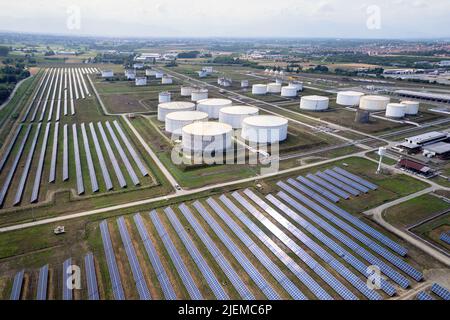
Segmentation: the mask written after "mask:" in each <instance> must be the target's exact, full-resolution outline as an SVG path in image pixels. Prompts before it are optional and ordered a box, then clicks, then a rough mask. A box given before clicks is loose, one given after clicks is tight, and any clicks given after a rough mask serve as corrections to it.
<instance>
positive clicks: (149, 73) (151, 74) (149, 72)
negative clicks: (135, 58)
mask: <svg viewBox="0 0 450 320" xmlns="http://www.w3.org/2000/svg"><path fill="white" fill-rule="evenodd" d="M155 74H156V71H155V70H152V69H146V70H145V75H146V76H147V77H154V76H155Z"/></svg>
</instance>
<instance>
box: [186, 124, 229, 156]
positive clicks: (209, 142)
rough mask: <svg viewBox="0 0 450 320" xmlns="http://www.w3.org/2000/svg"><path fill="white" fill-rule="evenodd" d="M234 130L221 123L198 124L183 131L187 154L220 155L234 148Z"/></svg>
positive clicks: (190, 125)
mask: <svg viewBox="0 0 450 320" xmlns="http://www.w3.org/2000/svg"><path fill="white" fill-rule="evenodd" d="M232 133H233V128H232V127H231V126H230V125H229V124H226V123H220V122H196V123H192V124H189V125H187V126H184V127H183V129H182V145H183V152H185V153H203V152H205V151H206V152H208V153H213V152H216V153H220V152H223V151H225V150H227V149H229V148H230V147H231V146H232V139H231V137H232Z"/></svg>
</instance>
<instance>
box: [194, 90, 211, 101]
mask: <svg viewBox="0 0 450 320" xmlns="http://www.w3.org/2000/svg"><path fill="white" fill-rule="evenodd" d="M204 99H208V89H194V90H192V94H191V100H192V101H194V102H197V101H200V100H204Z"/></svg>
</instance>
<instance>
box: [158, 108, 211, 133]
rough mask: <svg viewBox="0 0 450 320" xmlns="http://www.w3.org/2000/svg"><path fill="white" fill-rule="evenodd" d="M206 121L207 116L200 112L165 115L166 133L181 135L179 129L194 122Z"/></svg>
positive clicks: (180, 112) (179, 112) (178, 112)
mask: <svg viewBox="0 0 450 320" xmlns="http://www.w3.org/2000/svg"><path fill="white" fill-rule="evenodd" d="M200 121H203V122H206V121H208V114H207V113H205V112H200V111H177V112H171V113H169V114H167V115H166V121H165V123H166V126H165V128H166V131H167V132H169V133H172V134H176V135H181V129H182V128H183V127H184V126H187V125H189V124H191V123H195V122H200Z"/></svg>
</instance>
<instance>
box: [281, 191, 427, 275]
mask: <svg viewBox="0 0 450 320" xmlns="http://www.w3.org/2000/svg"><path fill="white" fill-rule="evenodd" d="M277 185H278V186H279V187H281V188H282V189H283V190H284V191H286V192H288V193H290V194H291V195H293V196H294V197H295V198H297V199H299V200H301V198H302V196H301V194H300V193H299V192H297V191H295V190H294V189H292V188H291V187H289V186H288V185H287V184H285V183H283V182H278V183H277ZM314 199H315V200H316V201H318V202H320V203H321V204H322V205H324V206H326V207H328V208H332V209H331V210H332V211H333V212H334V213H337V214H338V215H339V216H341V217H343V218H345V219H346V220H347V221H351V222H352V223H353V224H354V225H358V226H359V227H360V229H365V231H366V232H367V231H370V232H372V234H373V235H376V236H378V237H379V239H383V238H382V237H384V238H387V237H386V236H384V235H383V234H381V233H379V232H378V231H376V230H375V229H373V228H371V227H369V226H368V225H366V224H365V223H363V222H362V221H360V220H359V219H357V218H355V217H353V216H352V215H350V214H349V213H348V212H346V211H344V210H342V209H340V208H339V207H337V206H335V205H334V204H332V203H331V202H328V201H326V200H325V199H323V198H322V197H320V196H319V195H317V196H316V197H315V198H314ZM318 213H320V214H321V215H323V216H324V217H326V218H327V219H328V220H330V221H332V222H333V223H335V224H336V225H337V226H339V227H340V228H342V229H343V230H345V231H346V232H348V233H350V234H351V235H352V236H353V237H355V238H356V239H358V240H360V241H361V242H363V243H364V244H365V245H367V246H368V247H369V248H370V249H372V250H374V251H375V252H376V253H378V254H379V255H381V256H383V257H384V258H385V259H386V260H388V261H389V262H391V263H392V264H394V265H395V266H396V267H397V268H399V269H400V270H402V271H403V272H405V273H407V274H408V275H410V276H411V277H412V278H413V279H415V280H416V281H420V280H422V278H423V275H422V273H421V272H419V271H418V270H416V269H415V268H413V267H412V266H410V265H409V264H408V263H406V262H405V261H403V260H402V259H401V258H399V257H397V256H395V255H394V254H392V253H391V252H390V251H389V250H387V249H386V248H384V247H382V246H380V245H379V244H377V243H376V242H374V241H373V240H371V239H369V238H368V237H366V236H365V235H363V234H362V233H361V232H359V231H358V230H356V229H355V228H353V227H351V226H349V225H348V224H346V223H345V222H343V221H342V220H340V219H338V218H336V217H335V216H334V215H333V214H331V213H330V212H328V211H326V210H323V209H322V210H320V211H318ZM368 233H369V232H368ZM384 241H385V242H386V243H390V242H392V243H393V244H395V245H396V246H398V247H399V248H403V247H401V246H400V245H398V244H396V243H395V242H393V241H392V240H390V239H388V238H387V239H384ZM405 250H406V249H405ZM399 251H400V250H399Z"/></svg>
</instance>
